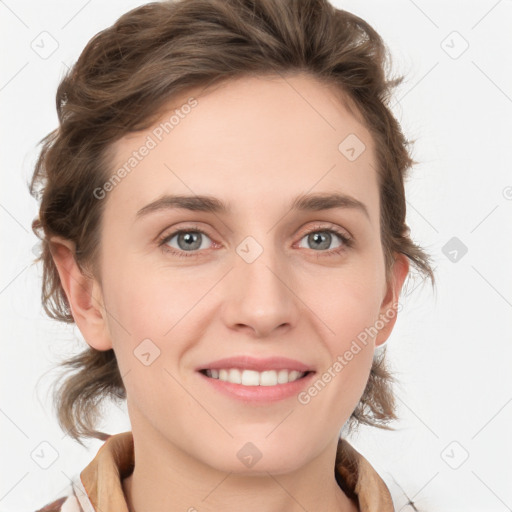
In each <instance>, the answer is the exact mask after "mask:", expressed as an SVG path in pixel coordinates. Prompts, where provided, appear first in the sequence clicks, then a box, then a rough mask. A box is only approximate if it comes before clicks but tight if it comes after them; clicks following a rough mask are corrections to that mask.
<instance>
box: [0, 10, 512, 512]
mask: <svg viewBox="0 0 512 512" xmlns="http://www.w3.org/2000/svg"><path fill="white" fill-rule="evenodd" d="M142 3H145V2H140V1H133V0H131V1H120V0H115V1H110V2H100V1H99V0H89V1H84V0H69V1H66V2H49V1H45V2H36V1H27V0H23V1H15V0H5V1H1V2H0V23H1V30H0V34H1V35H0V37H1V38H2V66H1V76H0V102H1V108H2V123H1V130H2V131H1V137H0V140H1V144H2V151H1V152H0V159H1V160H0V162H1V163H0V172H1V187H0V226H1V236H2V244H1V247H2V256H1V257H2V265H1V275H0V311H1V321H2V324H1V333H2V356H1V368H0V375H1V379H2V381H1V388H0V389H1V395H0V429H1V432H2V436H1V441H0V442H1V445H0V450H1V452H0V453H1V455H0V460H1V465H2V467H1V474H0V511H2V512H14V511H16V512H25V511H26V512H31V511H34V510H35V509H36V508H39V507H42V506H43V505H44V504H45V503H47V502H48V501H50V500H52V499H55V498H57V497H58V496H59V493H60V492H61V491H62V490H63V489H64V488H65V487H66V486H67V484H68V482H69V477H71V476H74V475H75V474H76V473H78V472H79V471H80V470H81V469H83V467H85V465H86V464H87V463H88V462H89V461H90V460H91V458H92V457H93V456H94V455H95V454H96V452H97V450H98V448H99V446H100V445H101V442H100V441H91V442H90V443H89V444H88V450H86V449H84V448H82V447H81V446H80V445H78V444H76V443H75V442H74V441H72V440H71V439H70V438H69V437H66V436H64V433H63V432H62V431H61V430H60V429H59V427H58V426H57V422H56V420H55V418H54V416H53V412H52V409H51V408H50V399H49V396H47V392H48V389H49V386H50V384H51V383H52V382H53V380H54V379H55V377H56V375H57V373H56V372H54V371H52V368H54V367H55V366H56V365H57V363H58V362H59V360H60V359H62V358H64V357H66V356H69V355H71V354H72V353H75V352H77V351H78V350H81V349H82V348H84V342H83V340H82V338H81V335H80V333H79V331H78V330H76V329H74V328H73V327H70V326H65V325H60V324H59V323H58V322H55V321H52V320H49V319H47V318H46V317H45V315H44V312H43V310H42V307H41V302H40V284H41V281H40V279H41V269H40V268H39V267H37V266H36V265H32V258H33V254H32V248H33V247H34V245H35V243H36V241H37V240H36V238H35V236H34V235H33V234H32V232H31V229H30V224H31V222H32V219H33V218H34V217H35V216H36V213H37V204H36V202H35V200H34V199H33V198H32V197H31V196H30V195H29V193H28V187H27V183H28V181H29V179H30V176H31V173H32V170H33V165H34V162H35V158H36V155H37V147H36V146H37V143H38V141H39V140H40V139H41V138H42V137H43V136H44V135H46V134H47V133H48V132H49V131H51V130H52V129H54V128H55V127H56V126H57V117H56V113H55V99H54V98H55V92H56V88H57V85H58V83H59V80H60V78H61V77H62V75H63V73H64V71H65V70H66V69H67V67H68V66H70V65H71V64H72V63H73V62H74V61H75V60H76V58H77V57H78V55H79V53H80V51H81V50H82V49H83V47H84V46H85V44H86V43H87V41H88V40H89V39H90V38H91V37H92V36H93V35H94V34H96V33H97V32H98V31H99V30H101V29H103V28H105V27H107V26H108V25H110V24H112V23H113V22H114V21H115V20H116V19H117V17H118V16H119V15H120V14H122V13H123V12H125V11H127V10H129V9H130V8H132V7H135V6H137V5H140V4H142ZM333 3H334V5H336V6H337V7H341V8H344V9H346V10H348V11H351V12H353V13H355V14H357V15H359V16H361V17H362V18H364V19H365V20H367V21H368V22H369V23H370V24H372V25H373V26H374V28H376V30H377V31H378V32H379V33H380V34H381V35H382V37H383V38H384V40H385V41H386V43H387V44H388V46H389V47H390V49H391V52H392V55H393V58H394V61H393V62H394V70H395V71H396V72H397V73H401V74H402V73H403V74H406V76H407V79H406V81H405V83H404V84H402V85H401V86H400V88H399V89H398V90H397V93H396V97H395V100H394V101H395V102H396V103H395V104H394V107H393V110H394V112H395V114H396V115H397V117H398V119H399V120H400V122H401V123H402V126H403V129H404V132H405V134H406V136H407V137H408V138H409V139H415V140H416V143H415V150H414V155H413V156H414V158H415V160H417V161H419V164H418V165H416V166H415V167H414V168H413V170H412V174H411V178H410V180H409V182H408V184H407V194H408V223H409V225H410V227H411V230H412V236H413V239H414V240H415V241H417V242H418V243H420V244H421V245H422V246H423V247H424V248H425V249H426V250H427V251H428V252H429V253H431V254H432V256H433V258H434V265H435V267H436V278H437V281H438V284H437V291H436V293H435V294H434V293H433V292H432V291H431V288H430V287H429V285H428V284H427V285H424V286H421V285H420V286H418V284H419V281H410V282H409V284H408V286H407V290H406V294H405V295H404V296H403V297H402V300H401V302H402V304H403V306H404V309H403V311H402V312H401V314H400V315H399V319H398V321H397V325H396V327H395V330H394V331H393V334H392V336H391V338H390V339H389V341H388V357H389V360H390V361H391V363H392V367H393V369H394V370H395V372H396V373H397V376H398V378H399V379H400V382H401V384H400V385H399V386H397V388H396V392H397V396H398V403H399V406H400V407H399V414H400V417H401V420H400V421H399V422H397V423H395V424H394V426H395V428H396V430H395V431H394V432H386V431H380V430H378V429H371V428H362V429H361V431H360V433H359V434H358V435H355V436H353V437H352V439H351V441H352V443H353V444H354V446H355V447H356V448H357V449H358V450H359V451H361V452H362V453H363V454H364V455H365V456H366V457H367V458H368V459H369V460H370V461H371V462H372V464H373V465H374V467H375V468H376V469H377V470H378V471H379V473H380V474H381V475H382V477H383V478H384V480H385V481H386V483H387V484H388V486H389V487H390V489H391V491H392V493H393V496H394V497H395V500H396V502H395V505H396V509H397V510H413V509H412V507H411V506H407V505H406V503H407V501H408V500H407V499H406V498H405V496H404V495H403V493H402V490H403V491H405V492H406V493H407V495H408V496H409V497H410V498H411V499H413V500H414V502H415V504H416V507H417V509H418V510H420V511H436V512H439V511H464V512H469V511H479V512H481V511H496V512H500V511H505V510H512V486H511V485H510V482H512V436H511V428H510V427H511V420H512V371H511V368H512V334H511V321H510V320H511V318H512V315H511V313H512V222H511V221H512V200H511V199H512V172H511V161H512V138H511V136H512V80H511V78H512V35H511V34H512V32H511V30H510V27H511V26H512V1H511V0H500V1H496V0H481V1H478V2H477V1H471V2H469V1H465V2H462V1H453V0H451V1H440V0H437V1H429V2H427V1H426V0H416V1H414V2H413V1H412V0H393V1H387V2H382V0H371V1H369V0H366V1H359V2H358V1H356V0H352V1H344V2H342V1H336V2H333ZM43 31H46V32H48V33H49V34H51V37H52V38H54V39H55V41H56V42H57V43H58V48H57V49H56V51H55V52H54V53H53V54H52V55H50V56H49V57H48V58H45V59H44V58H41V57H40V56H39V55H38V54H37V53H36V52H35V51H34V49H33V48H32V47H31V45H32V46H35V45H36V44H41V43H38V41H40V40H41V37H46V38H48V35H44V36H40V34H41V32H43ZM454 31H455V32H457V33H456V34H454V33H453V32H454ZM51 44H52V43H51V41H50V40H49V39H47V40H46V48H49V47H50V46H49V45H51ZM53 44H55V43H53ZM466 44H468V45H469V46H468V48H467V49H466V50H465V51H464V52H463V53H461V52H462V50H463V49H464V48H465V45H466ZM459 54H460V55H459ZM452 237H457V238H458V239H459V240H460V241H461V242H462V243H463V244H464V245H465V246H466V247H467V250H468V251H467V254H465V255H464V256H463V257H462V258H460V259H459V260H458V261H457V262H452V261H450V259H449V258H448V257H447V256H445V254H444V253H443V247H444V246H445V244H446V243H447V242H448V241H449V240H450V239H452ZM445 252H446V251H445ZM106 417H107V420H106V421H105V423H104V424H102V425H101V427H102V428H103V430H104V431H106V432H109V433H116V432H121V431H124V430H128V429H129V428H130V427H129V422H128V420H127V417H126V414H125V411H124V410H123V409H119V408H117V407H115V406H113V407H111V408H108V409H107V414H106ZM44 441H46V442H48V443H50V444H51V445H52V446H53V447H54V449H55V450H56V451H57V453H58V458H57V460H56V461H55V462H54V463H53V464H52V465H51V466H50V467H49V468H48V469H42V468H41V467H39V466H38V465H37V464H36V462H35V461H34V460H33V459H32V458H31V453H32V452H33V450H35V449H36V448H37V447H39V444H40V443H41V442H44ZM37 449H38V450H40V449H41V448H40V447H39V448H37ZM465 457H468V458H467V460H465V461H464V462H463V463H462V461H463V460H464V458H465ZM461 463H462V464H461ZM460 464H461V465H460ZM458 465H460V467H458V469H454V467H456V466H458ZM450 466H452V467H450Z"/></svg>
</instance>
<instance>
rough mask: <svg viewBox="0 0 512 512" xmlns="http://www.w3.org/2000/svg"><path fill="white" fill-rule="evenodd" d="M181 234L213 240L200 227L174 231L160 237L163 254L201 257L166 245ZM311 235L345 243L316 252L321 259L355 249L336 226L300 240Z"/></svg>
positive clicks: (352, 243)
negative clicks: (332, 237)
mask: <svg viewBox="0 0 512 512" xmlns="http://www.w3.org/2000/svg"><path fill="white" fill-rule="evenodd" d="M181 233H201V234H202V235H205V236H207V237H208V238H211V237H210V236H209V235H208V233H206V232H205V231H203V230H202V229H200V228H199V227H197V226H190V227H188V228H184V229H178V230H176V231H173V232H172V233H170V234H165V235H164V236H162V237H160V238H159V240H158V246H159V247H161V249H162V251H163V252H165V253H168V254H169V253H170V254H172V255H173V256H178V257H180V258H190V257H198V256H200V251H197V250H196V251H189V252H187V251H178V250H176V249H174V248H172V247H169V246H168V245H166V244H167V242H169V240H171V239H172V238H174V237H175V236H176V235H179V234H181ZM311 233H334V234H335V235H337V236H338V237H339V238H340V239H341V241H342V242H343V244H342V245H341V246H340V247H337V248H336V249H331V250H330V251H314V252H318V255H317V256H319V257H324V256H327V257H328V256H338V255H340V254H341V253H343V252H344V251H346V250H348V249H350V248H351V247H353V245H354V241H353V239H352V238H350V237H348V236H347V235H346V234H345V233H344V232H342V231H340V230H338V229H337V228H336V227H335V226H318V225H317V226H314V227H313V228H312V229H310V230H309V231H306V232H305V233H303V234H302V236H301V238H300V240H302V239H303V238H304V237H305V236H308V235H310V234H311Z"/></svg>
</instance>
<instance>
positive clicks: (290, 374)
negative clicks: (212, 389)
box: [201, 368, 309, 386]
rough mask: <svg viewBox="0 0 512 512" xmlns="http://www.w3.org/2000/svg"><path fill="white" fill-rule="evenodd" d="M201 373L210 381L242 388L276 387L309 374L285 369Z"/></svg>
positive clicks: (229, 369)
mask: <svg viewBox="0 0 512 512" xmlns="http://www.w3.org/2000/svg"><path fill="white" fill-rule="evenodd" d="M201 373H203V375H206V376H207V377H210V378H211V379H218V380H221V381H223V382H230V383H231V384H241V385H242V386H277V385H280V384H288V383H289V382H295V381H296V380H299V379H301V378H303V377H304V376H305V375H306V374H307V373H309V372H300V371H297V370H287V369H282V370H266V371H263V372H258V371H255V370H242V369H238V368H221V369H211V370H202V371H201Z"/></svg>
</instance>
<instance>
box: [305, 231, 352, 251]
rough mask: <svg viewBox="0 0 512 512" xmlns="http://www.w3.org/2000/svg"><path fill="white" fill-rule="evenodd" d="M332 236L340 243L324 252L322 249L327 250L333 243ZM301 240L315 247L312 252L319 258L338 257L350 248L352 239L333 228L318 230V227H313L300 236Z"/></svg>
mask: <svg viewBox="0 0 512 512" xmlns="http://www.w3.org/2000/svg"><path fill="white" fill-rule="evenodd" d="M333 234H334V235H335V238H338V239H339V240H341V243H340V244H339V245H338V246H336V247H335V248H334V249H330V250H327V251H324V250H323V249H327V248H328V247H329V246H330V245H331V243H332V241H333V236H332V235H333ZM303 239H306V243H308V244H309V245H310V246H312V247H314V246H315V245H316V246H317V248H314V249H313V250H314V251H315V252H319V256H335V255H339V254H340V253H342V252H343V251H346V250H347V249H348V248H350V247H352V239H351V238H349V237H348V236H347V235H346V234H345V233H342V232H341V231H338V229H336V228H334V227H330V228H319V227H318V226H315V228H314V229H312V230H310V231H308V232H307V233H306V234H305V235H303V236H302V238H301V240H303Z"/></svg>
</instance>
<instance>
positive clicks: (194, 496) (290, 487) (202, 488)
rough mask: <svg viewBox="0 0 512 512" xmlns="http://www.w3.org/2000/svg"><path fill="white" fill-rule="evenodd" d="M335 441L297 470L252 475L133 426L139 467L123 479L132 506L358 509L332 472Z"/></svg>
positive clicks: (193, 511) (282, 511) (205, 511)
mask: <svg viewBox="0 0 512 512" xmlns="http://www.w3.org/2000/svg"><path fill="white" fill-rule="evenodd" d="M145 434H146V433H145ZM335 441H336V443H330V444H329V446H328V448H327V449H326V450H325V453H322V454H320V456H319V457H316V458H315V459H314V460H312V461H311V462H310V463H308V464H307V465H306V466H304V467H301V468H299V469H297V470H294V471H291V472H289V473H281V474H276V475H273V474H271V473H270V472H268V471H265V472H264V474H259V475H250V476H248V475H244V474H237V473H233V472H223V471H219V470H217V469H216V468H213V467H212V466H209V465H206V464H202V463H201V462H200V461H198V460H197V459H194V458H192V457H190V456H189V455H188V454H186V453H184V452H183V451H181V450H180V449H179V448H177V447H176V446H174V445H170V443H169V441H167V440H165V439H163V438H162V437H161V436H159V435H151V436H147V435H143V436H136V432H134V456H135V467H134V470H133V473H132V474H131V475H130V476H128V477H127V478H125V479H124V480H123V482H122V485H123V491H124V494H125V496H126V502H127V504H128V509H129V512H140V511H144V510H151V511H153V512H164V511H165V512H178V511H179V512H183V511H187V512H197V511H199V510H200V511H201V512H213V511H218V510H222V511H223V512H235V511H236V512H238V511H239V510H240V509H241V508H243V509H244V511H246V512H261V511H262V510H265V512H299V511H300V512H303V511H304V510H323V511H326V512H358V511H359V508H358V506H357V505H356V503H354V502H353V501H352V500H350V499H349V498H348V497H347V495H346V494H345V493H344V492H343V491H342V489H341V488H340V487H339V486H338V484H337V482H336V480H335V477H334V471H333V467H334V460H335V454H336V447H337V440H335ZM262 505H263V506H264V508H263V507H262Z"/></svg>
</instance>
